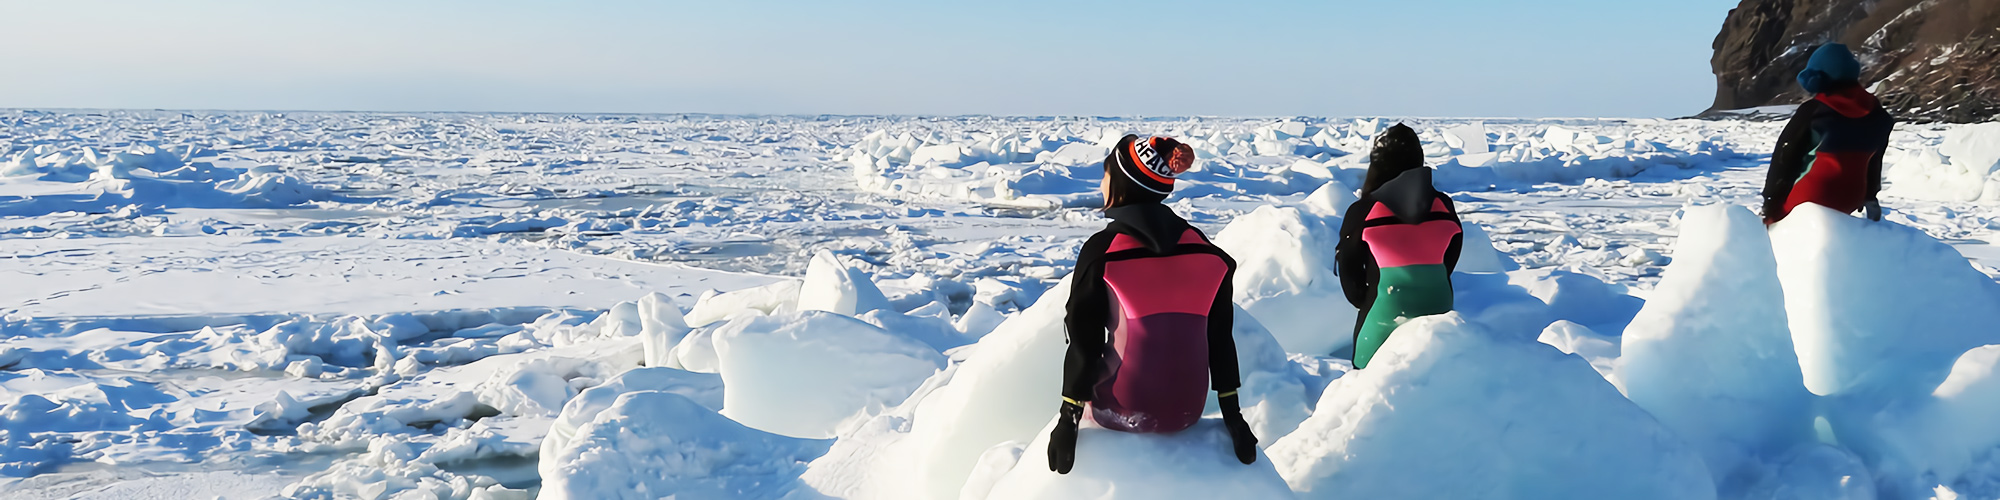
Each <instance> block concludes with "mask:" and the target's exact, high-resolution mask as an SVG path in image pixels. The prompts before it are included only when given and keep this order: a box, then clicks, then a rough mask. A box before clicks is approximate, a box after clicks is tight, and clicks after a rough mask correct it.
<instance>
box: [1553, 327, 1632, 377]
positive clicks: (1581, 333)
mask: <svg viewBox="0 0 2000 500" xmlns="http://www.w3.org/2000/svg"><path fill="white" fill-rule="evenodd" d="M1535 340H1538V341H1541V343H1544V344H1548V345H1549V346H1551V347H1555V348H1556V349H1557V350H1560V351H1562V352H1563V354H1570V355H1575V356H1576V357H1579V358H1583V360H1584V361H1589V362H1590V367H1591V368H1593V369H1596V370H1597V374H1598V375H1603V376H1604V379H1605V380H1609V381H1611V385H1613V386H1617V387H1618V388H1619V391H1620V392H1623V391H1624V387H1625V382H1624V380H1623V379H1622V378H1620V376H1619V375H1618V364H1619V361H1618V358H1619V356H1621V355H1622V354H1623V352H1622V345H1621V342H1622V340H1620V339H1619V338H1618V337H1609V336H1605V335H1603V334H1599V333H1597V332H1596V331H1594V330H1591V329H1590V327H1587V326H1583V325H1579V324H1576V323H1575V322H1571V321H1567V320H1563V321H1557V322H1555V323H1550V324H1549V327H1548V328H1544V329H1542V335H1541V336H1540V337H1536V338H1535Z"/></svg>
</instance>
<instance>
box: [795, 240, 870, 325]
mask: <svg viewBox="0 0 2000 500" xmlns="http://www.w3.org/2000/svg"><path fill="white" fill-rule="evenodd" d="M888 308H889V298H888V297H885V296H883V295H882V290H881V289H879V288H876V287H875V282H874V281H873V280H871V279H869V277H868V273H865V272H861V270H859V269H850V268H848V267H847V266H845V265H842V264H841V263H840V259H838V258H836V257H834V256H833V253H832V252H828V251H826V250H820V251H819V252H818V253H815V254H813V258H812V264H811V265H809V266H807V267H806V281H805V284H804V285H803V287H802V288H801V289H800V290H799V310H801V311H826V312H830V313H834V314H841V315H847V316H860V315H861V314H862V313H866V312H869V311H874V310H878V309H888Z"/></svg>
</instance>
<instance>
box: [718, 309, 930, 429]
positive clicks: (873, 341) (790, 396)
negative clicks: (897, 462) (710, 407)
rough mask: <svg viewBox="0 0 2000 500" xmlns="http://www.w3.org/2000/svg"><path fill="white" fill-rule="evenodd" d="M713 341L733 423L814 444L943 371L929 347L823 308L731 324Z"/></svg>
mask: <svg viewBox="0 0 2000 500" xmlns="http://www.w3.org/2000/svg"><path fill="white" fill-rule="evenodd" d="M714 343H715V353H716V356H717V360H718V362H719V365H720V366H719V369H720V370H721V373H722V380H723V382H724V389H723V404H724V407H725V410H724V412H725V413H726V414H728V415H729V417H730V418H733V419H736V420H737V421H739V422H743V423H744V424H745V425H749V426H751V427H755V428H758V429H763V430H767V431H770V432H775V433H778V434H783V435H787V436H797V437H805V438H814V439H820V438H830V437H833V436H835V435H836V434H838V433H839V432H841V431H842V430H844V429H848V428H851V427H852V426H854V425H858V424H859V423H861V422H862V421H864V420H866V419H867V418H868V417H871V416H873V415H874V414H875V413H879V412H880V411H881V410H882V409H883V408H884V407H888V406H894V405H897V404H900V403H902V402H903V400H904V399H905V398H907V397H909V395H910V393H911V392H912V391H914V390H916V388H917V386H918V385H921V384H923V382H924V380H925V379H927V378H930V376H931V375H932V374H935V373H937V371H938V370H940V369H943V368H944V366H945V358H944V356H943V355H942V354H939V353H938V352H937V350H935V349H932V348H931V347H930V346H929V345H926V344H924V343H922V342H918V341H916V340H912V339H910V338H908V337H904V336H900V335H896V334H892V333H889V332H886V331H883V330H882V329H881V328H877V327H875V325H870V324H868V323H865V322H862V321H861V320H858V319H854V318H851V317H847V316H842V315H838V314H832V313H827V312H823V311H804V312H799V313H793V314H786V315H778V316H758V317H751V318H742V319H737V320H733V321H731V322H730V323H729V324H727V325H724V326H723V327H722V328H720V329H717V330H716V331H715V333H714Z"/></svg>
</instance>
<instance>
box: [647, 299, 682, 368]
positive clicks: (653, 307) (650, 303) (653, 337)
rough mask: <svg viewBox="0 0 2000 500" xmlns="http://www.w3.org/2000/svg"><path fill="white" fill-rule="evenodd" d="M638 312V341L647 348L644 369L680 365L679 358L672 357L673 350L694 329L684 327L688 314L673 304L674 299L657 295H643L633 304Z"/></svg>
mask: <svg viewBox="0 0 2000 500" xmlns="http://www.w3.org/2000/svg"><path fill="white" fill-rule="evenodd" d="M636 305H637V307H636V308H637V309H638V310H639V340H640V342H641V345H643V346H644V347H645V349H646V366H673V367H678V366H680V359H679V357H678V356H675V355H674V352H673V350H674V347H676V346H679V345H680V343H681V341H682V340H685V339H686V338H687V335H688V332H689V331H692V330H694V329H693V328H689V327H688V324H687V319H686V318H687V313H686V312H684V311H681V307H680V306H678V305H675V304H674V299H672V298H669V297H667V296H666V295H663V294H660V293H658V292H655V293H649V294H646V296H645V297H644V298H641V299H639V303H638V304H636Z"/></svg>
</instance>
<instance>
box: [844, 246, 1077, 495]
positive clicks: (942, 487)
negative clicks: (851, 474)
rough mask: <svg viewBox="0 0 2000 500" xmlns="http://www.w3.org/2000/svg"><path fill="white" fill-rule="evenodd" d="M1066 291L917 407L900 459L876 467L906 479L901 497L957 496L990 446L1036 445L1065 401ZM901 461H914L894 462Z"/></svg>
mask: <svg viewBox="0 0 2000 500" xmlns="http://www.w3.org/2000/svg"><path fill="white" fill-rule="evenodd" d="M1069 288H1070V286H1069V279H1068V278H1065V279H1063V281H1062V282H1060V283H1058V284H1056V286H1055V288H1052V289H1050V290H1049V291H1048V292H1047V293H1044V294H1042V297H1041V300H1039V301H1036V302H1035V304H1034V305H1032V306H1029V307H1028V309H1027V310H1024V311H1022V312H1021V313H1020V314H1017V315H1015V316H1014V317H1013V318H1009V319H1008V320H1007V321H1006V322H1005V323H1001V324H1000V326H999V327H997V328H995V329H994V330H993V333H989V334H986V337H984V338H981V339H979V343H978V344H975V346H977V347H975V349H977V351H975V352H974V353H973V355H972V357H970V358H967V359H966V360H965V361H964V362H963V363H960V364H959V365H958V369H957V373H956V374H954V375H953V376H952V378H951V383H950V384H948V385H945V386H944V387H941V388H938V389H937V390H935V391H932V392H931V393H930V394H929V395H928V396H927V397H925V398H924V399H923V400H922V401H920V402H918V406H917V407H916V410H915V412H914V414H913V415H912V417H911V422H910V428H909V432H908V434H909V435H908V437H906V438H904V439H903V441H902V443H900V444H901V445H903V447H902V448H901V449H898V450H894V453H900V454H902V455H895V454H891V455H889V456H887V457H885V458H888V460H885V461H883V463H881V464H880V465H879V469H880V470H883V471H885V472H886V473H885V474H884V476H889V475H890V474H897V475H904V476H906V478H907V479H904V480H902V481H899V482H900V483H901V484H902V485H903V488H905V489H903V490H902V491H908V492H909V495H910V496H911V497H914V498H933V499H945V498H956V497H957V496H958V494H959V490H960V489H961V488H963V487H964V485H965V479H966V477H967V476H968V475H970V474H971V473H972V470H973V465H974V464H975V463H977V461H978V459H979V456H980V454H981V453H984V452H985V451H986V449H987V448H991V447H993V446H994V445H997V444H1000V443H1005V442H1008V441H1018V442H1027V441H1030V440H1032V439H1034V434H1035V433H1036V432H1038V431H1040V430H1041V429H1042V427H1043V426H1044V425H1046V424H1048V422H1049V419H1050V418H1052V416H1053V415H1055V411H1056V407H1057V406H1058V403H1059V402H1060V401H1061V398H1060V396H1061V394H1062V363H1063V353H1064V352H1065V350H1066V349H1067V347H1066V346H1065V343H1064V342H1065V337H1064V335H1063V327H1062V320H1063V316H1064V314H1065V311H1064V309H1063V307H1064V305H1065V304H1066V303H1067V302H1068V301H1069ZM901 458H907V459H908V460H909V461H908V462H906V463H897V461H898V460H897V459H901ZM815 466H816V467H817V466H818V464H815ZM889 471H896V472H889Z"/></svg>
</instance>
